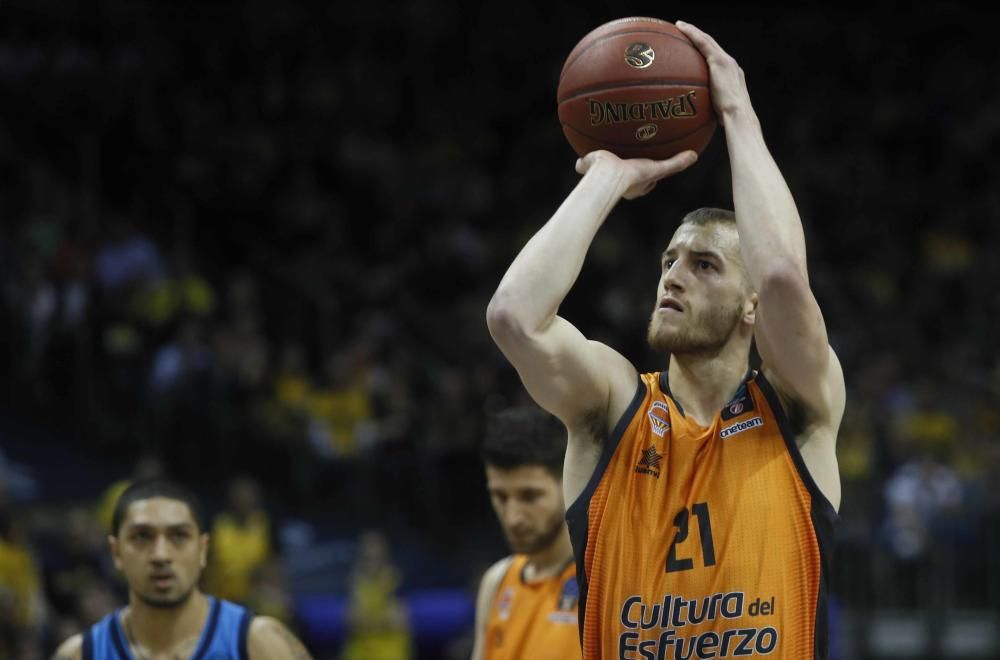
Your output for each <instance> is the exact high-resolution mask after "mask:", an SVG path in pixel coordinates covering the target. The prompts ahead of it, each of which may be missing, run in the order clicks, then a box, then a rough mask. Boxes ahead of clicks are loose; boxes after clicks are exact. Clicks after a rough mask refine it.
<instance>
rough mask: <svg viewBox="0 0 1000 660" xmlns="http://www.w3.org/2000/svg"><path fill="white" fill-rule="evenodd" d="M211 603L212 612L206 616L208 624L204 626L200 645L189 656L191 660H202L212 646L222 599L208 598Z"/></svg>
mask: <svg viewBox="0 0 1000 660" xmlns="http://www.w3.org/2000/svg"><path fill="white" fill-rule="evenodd" d="M209 598H210V599H211V601H212V610H211V612H210V613H209V615H208V623H207V624H206V626H205V634H204V635H203V636H202V638H201V644H200V645H199V647H198V650H197V652H196V653H195V654H194V655H192V656H191V659H192V660H202V658H203V657H204V656H205V653H207V652H208V649H209V648H210V647H211V646H212V639H214V638H215V628H216V626H218V625H219V612H220V611H221V610H222V599H221V598H215V597H213V596H209Z"/></svg>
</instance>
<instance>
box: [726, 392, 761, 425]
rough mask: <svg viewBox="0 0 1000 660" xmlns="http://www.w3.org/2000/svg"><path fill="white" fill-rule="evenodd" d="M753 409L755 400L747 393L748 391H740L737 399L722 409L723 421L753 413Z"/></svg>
mask: <svg viewBox="0 0 1000 660" xmlns="http://www.w3.org/2000/svg"><path fill="white" fill-rule="evenodd" d="M753 409H754V408H753V399H751V398H750V395H749V394H747V393H746V390H740V393H739V394H737V395H736V398H734V399H733V400H732V401H730V402H729V403H727V404H726V407H725V408H723V409H722V421H728V420H730V419H733V418H735V417H739V416H740V415H745V414H746V413H748V412H753Z"/></svg>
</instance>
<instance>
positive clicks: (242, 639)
mask: <svg viewBox="0 0 1000 660" xmlns="http://www.w3.org/2000/svg"><path fill="white" fill-rule="evenodd" d="M252 622H253V613H252V612H251V611H250V610H248V609H244V610H243V614H242V615H241V616H240V628H239V634H238V637H237V639H238V640H239V641H238V644H239V654H240V660H250V651H249V650H248V648H247V646H248V643H249V640H250V624H251V623H252Z"/></svg>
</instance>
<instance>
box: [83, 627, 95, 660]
mask: <svg viewBox="0 0 1000 660" xmlns="http://www.w3.org/2000/svg"><path fill="white" fill-rule="evenodd" d="M80 657H81V660H94V638H93V629H92V628H91V629H90V630H87V631H86V632H85V633H84V634H83V650H82V652H81V654H80Z"/></svg>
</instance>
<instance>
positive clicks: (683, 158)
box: [576, 150, 698, 199]
mask: <svg viewBox="0 0 1000 660" xmlns="http://www.w3.org/2000/svg"><path fill="white" fill-rule="evenodd" d="M696 160H698V154H697V153H695V152H694V151H682V152H681V153H679V154H677V155H676V156H673V157H672V158H668V159H667V160H650V159H648V158H628V159H622V158H619V157H618V156H616V155H614V154H613V153H611V152H610V151H603V150H600V151H591V152H590V153H589V154H587V155H586V156H584V157H583V158H580V159H578V160H577V161H576V171H577V172H578V173H580V174H586V173H587V172H589V171H591V170H592V169H596V168H602V169H603V168H607V169H609V170H613V171H615V172H617V173H618V174H619V175H620V176H621V179H620V181H621V183H620V184H619V185H620V187H621V189H622V197H624V198H625V199H635V198H636V197H642V196H643V195H645V194H646V193H648V192H649V191H651V190H652V189H653V188H655V187H656V183H657V182H658V181H659V180H660V179H665V178H666V177H668V176H673V175H674V174H677V173H678V172H683V171H684V170H686V169H687V168H689V167H691V166H692V165H694V163H695V161H696Z"/></svg>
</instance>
